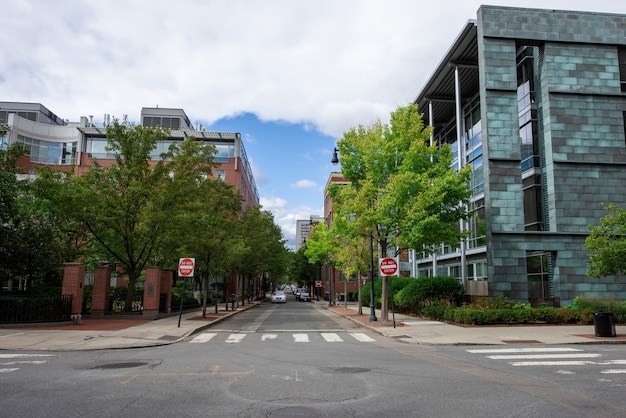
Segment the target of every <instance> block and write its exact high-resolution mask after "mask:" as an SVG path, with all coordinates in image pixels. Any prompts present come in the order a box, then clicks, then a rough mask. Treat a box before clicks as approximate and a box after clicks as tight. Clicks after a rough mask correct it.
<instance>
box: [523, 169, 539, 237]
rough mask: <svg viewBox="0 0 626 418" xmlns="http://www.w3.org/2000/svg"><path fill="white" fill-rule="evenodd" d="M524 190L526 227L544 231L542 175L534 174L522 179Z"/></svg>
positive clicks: (527, 229) (531, 229) (529, 229)
mask: <svg viewBox="0 0 626 418" xmlns="http://www.w3.org/2000/svg"><path fill="white" fill-rule="evenodd" d="M522 188H523V191H524V229H525V230H526V231H543V217H542V213H543V211H542V199H541V196H542V192H541V176H540V175H532V176H529V177H526V178H525V179H523V180H522Z"/></svg>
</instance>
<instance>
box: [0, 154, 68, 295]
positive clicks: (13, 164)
mask: <svg viewBox="0 0 626 418" xmlns="http://www.w3.org/2000/svg"><path fill="white" fill-rule="evenodd" d="M22 155H24V150H23V149H22V147H21V145H19V144H13V145H11V146H10V147H8V149H6V150H3V149H0V277H2V278H3V279H18V280H21V281H22V290H25V291H30V292H33V291H37V292H39V291H46V290H47V289H49V288H52V289H54V290H59V288H60V278H61V268H62V266H63V261H64V250H65V246H64V239H65V236H66V235H65V224H64V223H62V222H59V220H58V219H57V218H56V217H55V216H54V213H53V212H51V211H50V210H49V209H48V208H47V207H46V205H45V204H44V202H42V201H41V200H40V199H37V198H36V196H35V195H34V194H33V192H34V191H35V190H34V189H33V188H32V184H31V182H30V180H20V179H18V177H17V175H18V174H19V173H20V169H19V168H18V167H17V161H18V159H19V158H20V157H21V156H22Z"/></svg>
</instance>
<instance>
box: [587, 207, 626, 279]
mask: <svg viewBox="0 0 626 418" xmlns="http://www.w3.org/2000/svg"><path fill="white" fill-rule="evenodd" d="M604 209H605V210H606V211H607V212H608V213H607V214H606V215H605V216H604V217H602V219H601V220H600V225H599V226H598V225H589V231H590V234H589V236H588V237H587V239H586V240H585V247H586V248H587V249H588V250H589V251H591V253H590V254H589V271H587V275H589V276H592V277H604V276H613V275H618V274H625V273H626V209H624V208H621V207H619V206H617V205H616V204H615V203H609V204H607V205H604Z"/></svg>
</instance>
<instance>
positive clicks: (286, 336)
mask: <svg viewBox="0 0 626 418" xmlns="http://www.w3.org/2000/svg"><path fill="white" fill-rule="evenodd" d="M218 335H221V336H226V338H225V339H224V342H225V343H226V344H239V343H241V342H242V341H243V340H244V339H245V338H246V337H248V339H250V338H260V341H261V342H272V341H277V340H281V341H285V340H287V341H289V342H293V343H296V344H300V343H310V342H311V341H312V336H311V335H309V333H306V332H294V333H271V332H268V333H250V332H231V333H229V334H228V333H217V332H204V333H201V334H198V335H196V336H195V337H193V338H192V339H191V340H189V341H188V342H189V343H190V344H204V343H208V342H210V341H212V340H217V338H216V337H218ZM315 335H319V336H320V337H321V339H322V340H323V341H324V342H328V343H342V342H345V341H346V339H348V338H349V339H350V340H356V341H357V342H361V343H369V342H374V341H376V340H375V339H374V338H372V337H370V336H369V335H367V334H365V333H362V332H346V333H344V334H342V335H339V334H338V333H336V332H319V333H315Z"/></svg>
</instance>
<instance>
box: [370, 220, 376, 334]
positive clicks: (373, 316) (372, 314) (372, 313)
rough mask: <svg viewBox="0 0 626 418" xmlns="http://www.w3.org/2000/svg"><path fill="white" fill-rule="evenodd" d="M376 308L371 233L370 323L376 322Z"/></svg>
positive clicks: (371, 237)
mask: <svg viewBox="0 0 626 418" xmlns="http://www.w3.org/2000/svg"><path fill="white" fill-rule="evenodd" d="M376 321H377V319H376V308H375V307H374V236H373V234H372V231H370V322H376Z"/></svg>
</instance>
